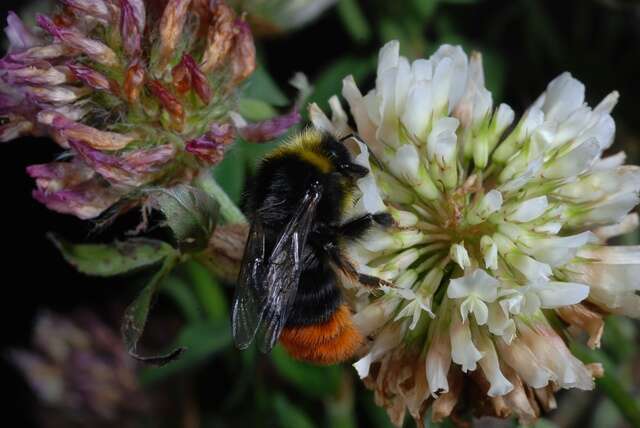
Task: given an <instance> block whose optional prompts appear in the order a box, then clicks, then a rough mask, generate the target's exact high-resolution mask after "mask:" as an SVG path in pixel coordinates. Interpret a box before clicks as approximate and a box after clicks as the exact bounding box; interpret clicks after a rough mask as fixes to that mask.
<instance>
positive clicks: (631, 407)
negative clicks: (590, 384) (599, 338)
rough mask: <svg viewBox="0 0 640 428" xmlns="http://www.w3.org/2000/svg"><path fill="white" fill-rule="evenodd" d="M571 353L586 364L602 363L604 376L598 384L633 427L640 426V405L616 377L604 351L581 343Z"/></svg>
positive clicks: (598, 380)
mask: <svg viewBox="0 0 640 428" xmlns="http://www.w3.org/2000/svg"><path fill="white" fill-rule="evenodd" d="M571 351H572V352H573V353H574V355H576V356H577V357H578V358H580V359H581V360H582V361H584V362H586V363H594V362H600V363H602V366H603V367H604V376H602V377H601V378H599V379H596V384H597V385H598V386H599V387H600V388H601V389H602V390H603V391H604V392H605V394H607V396H608V397H609V398H610V399H611V401H613V403H614V404H615V405H616V407H617V408H618V410H620V413H622V415H623V416H624V418H625V419H626V420H627V421H628V422H629V423H630V424H631V426H634V427H637V426H640V405H639V404H638V402H637V401H636V399H635V398H634V397H633V395H632V394H631V393H630V392H629V391H628V389H627V388H625V387H624V386H623V385H622V383H621V382H620V379H618V377H617V376H616V370H615V369H616V366H615V364H614V363H613V362H612V361H611V360H610V358H609V357H608V356H607V355H606V354H605V353H604V352H602V351H599V350H595V349H594V350H592V349H589V348H587V347H586V346H584V345H582V344H579V343H574V344H573V345H572V346H571Z"/></svg>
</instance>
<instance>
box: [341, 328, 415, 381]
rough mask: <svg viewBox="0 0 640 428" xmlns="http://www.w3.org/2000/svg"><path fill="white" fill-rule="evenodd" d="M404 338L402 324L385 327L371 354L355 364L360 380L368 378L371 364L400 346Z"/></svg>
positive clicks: (372, 347)
mask: <svg viewBox="0 0 640 428" xmlns="http://www.w3.org/2000/svg"><path fill="white" fill-rule="evenodd" d="M403 336H404V334H403V327H402V324H401V323H394V324H390V325H389V326H387V327H385V328H384V329H383V330H382V331H381V332H380V334H379V335H378V336H377V337H376V339H375V340H374V342H373V345H371V350H370V351H369V353H368V354H367V355H365V356H364V357H363V358H361V359H359V360H358V361H356V362H355V363H354V364H353V367H355V369H356V371H357V372H358V375H359V376H360V379H364V378H365V377H367V376H368V375H369V368H370V367H371V364H372V363H374V362H376V361H378V360H379V359H380V358H382V357H383V356H384V355H385V354H386V353H387V352H388V351H389V350H391V349H393V348H395V347H396V346H398V345H399V344H400V343H401V342H402V337H403Z"/></svg>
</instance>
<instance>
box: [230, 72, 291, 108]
mask: <svg viewBox="0 0 640 428" xmlns="http://www.w3.org/2000/svg"><path fill="white" fill-rule="evenodd" d="M242 96H243V97H246V98H255V99H258V100H262V101H264V102H265V103H268V104H271V105H272V106H276V107H284V106H286V105H289V100H288V99H287V96H286V95H285V94H284V93H283V92H282V91H281V90H280V88H279V87H278V84H277V83H276V82H275V81H274V80H273V78H272V77H271V75H270V74H269V72H268V71H267V70H266V69H265V68H264V66H262V65H260V66H258V68H256V70H255V71H254V72H253V74H252V75H251V77H250V78H249V81H248V84H247V85H246V88H245V89H244V91H243V92H242Z"/></svg>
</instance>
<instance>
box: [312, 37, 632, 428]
mask: <svg viewBox="0 0 640 428" xmlns="http://www.w3.org/2000/svg"><path fill="white" fill-rule="evenodd" d="M342 94H343V96H344V98H345V99H346V101H347V103H348V105H349V108H350V111H351V114H352V116H353V119H354V121H355V124H356V129H353V130H352V129H350V127H349V124H348V122H347V115H346V113H345V112H344V111H343V110H342V106H341V105H340V102H339V101H338V99H337V98H335V97H334V98H332V100H331V102H330V106H331V109H332V113H333V114H332V120H329V118H327V117H326V116H325V115H324V113H322V111H321V110H320V109H319V108H318V107H317V106H315V105H312V106H311V108H310V114H311V118H312V120H313V122H314V124H315V126H316V127H318V128H320V129H322V130H324V131H326V132H330V133H333V134H334V135H344V134H345V133H348V132H357V133H358V134H359V135H360V137H361V138H362V139H363V141H364V142H363V143H362V142H358V143H357V145H358V147H357V148H355V153H354V156H355V159H356V162H358V163H359V164H361V165H363V166H365V167H367V168H368V169H369V170H370V171H371V174H370V175H369V176H367V177H364V178H362V179H360V180H359V181H358V188H359V195H358V197H357V198H356V203H355V204H354V206H353V209H352V210H351V211H350V212H349V213H347V214H346V217H347V218H348V217H353V216H357V215H361V214H363V213H366V212H369V213H377V212H381V211H386V212H388V213H390V214H391V215H392V216H393V218H394V219H395V225H394V226H392V227H391V228H386V229H385V228H382V227H379V228H375V229H373V230H372V231H371V232H370V233H369V235H368V236H366V237H365V238H364V239H363V240H362V241H360V242H357V243H355V244H352V245H351V246H350V247H349V248H348V252H349V256H350V258H351V259H352V260H353V262H354V263H355V265H356V267H357V269H358V270H359V271H361V272H363V273H367V274H372V275H377V276H379V277H381V278H383V279H385V280H387V281H390V282H392V283H393V284H394V285H395V287H385V288H384V289H383V290H382V293H377V294H370V293H367V292H364V290H363V292H361V293H356V297H354V298H353V299H352V302H351V303H352V304H353V307H354V308H355V309H357V310H356V314H355V316H354V320H355V322H356V325H357V326H358V328H360V329H361V330H362V331H364V332H366V334H367V335H368V337H371V338H372V340H371V342H370V343H369V346H368V347H369V351H368V353H366V354H365V355H363V356H362V358H361V359H360V360H359V361H358V362H357V363H356V364H355V367H356V369H357V370H358V373H359V374H360V376H361V377H363V378H364V379H365V384H366V385H368V386H369V387H371V388H372V389H374V391H375V394H376V399H377V401H378V402H380V403H384V405H385V407H387V410H388V411H389V414H390V416H391V418H392V420H393V421H394V422H395V423H397V424H398V425H401V424H402V420H403V417H404V414H405V413H406V412H409V413H410V414H411V415H412V416H413V417H414V418H415V419H416V420H418V421H422V420H423V419H424V415H425V412H426V410H427V408H428V407H429V406H433V412H432V415H433V418H434V420H439V419H442V418H444V417H447V416H449V415H451V414H453V415H455V414H456V413H457V412H458V411H461V408H462V407H461V406H457V405H456V403H457V402H458V396H459V394H460V392H461V390H463V389H464V390H467V391H473V393H477V394H481V395H482V396H484V397H486V399H485V400H482V401H481V402H478V403H477V404H478V407H477V408H476V409H475V410H476V412H477V414H489V415H494V416H499V417H508V416H511V415H515V416H517V417H519V418H520V420H521V421H522V422H523V423H531V422H532V421H533V420H535V419H536V418H537V417H538V415H539V413H540V406H539V405H538V402H537V401H535V400H536V399H535V398H533V397H534V396H537V397H538V400H541V401H540V402H541V404H542V408H543V409H549V408H552V407H553V406H554V405H555V404H554V403H555V401H554V398H553V391H555V390H557V389H559V388H579V389H591V388H593V386H594V383H593V377H594V376H597V375H601V370H598V369H597V367H594V366H588V365H584V364H583V363H582V362H580V361H579V360H578V359H577V358H576V357H575V356H573V355H572V353H571V351H570V349H569V347H568V345H567V343H566V342H565V339H563V337H565V335H564V332H562V331H560V329H561V328H562V327H560V324H559V323H558V322H557V320H558V319H561V320H563V321H564V322H565V323H566V324H565V325H567V326H571V327H573V329H572V330H571V331H572V332H575V331H577V330H582V331H584V332H586V334H587V335H588V336H589V340H588V344H589V345H590V346H592V347H595V346H598V345H599V343H600V337H601V335H602V330H603V322H602V318H603V316H604V315H605V314H609V313H617V314H625V315H629V316H635V317H638V316H640V296H638V295H637V293H636V290H638V288H639V287H638V283H637V281H636V280H635V279H634V278H637V275H638V274H640V253H639V252H638V250H637V249H636V248H635V247H612V246H607V245H606V239H607V238H610V237H612V236H615V235H617V234H619V233H624V232H627V231H629V230H632V229H633V228H634V227H635V226H637V223H638V222H637V217H636V216H635V215H634V214H629V212H630V210H631V209H633V207H635V206H636V205H637V203H638V201H639V200H638V191H639V190H640V168H638V167H635V166H628V165H622V164H623V162H624V156H611V157H606V156H604V155H603V152H604V151H605V150H606V149H607V148H609V146H611V144H612V142H613V137H614V133H615V123H614V121H613V119H612V117H611V114H610V113H611V111H612V109H613V107H614V105H615V102H616V100H617V97H618V95H617V93H615V92H614V93H612V94H610V95H609V96H607V97H606V98H605V99H604V100H603V101H602V102H601V103H600V104H599V105H598V106H596V107H595V108H591V107H589V106H588V105H587V104H586V103H585V87H584V85H583V84H582V83H580V82H579V81H577V80H576V79H574V78H573V77H572V76H571V75H570V74H569V73H563V74H561V75H559V76H558V77H557V78H556V79H554V80H553V81H552V82H551V83H550V84H549V85H548V87H547V89H546V91H545V92H544V93H543V94H542V95H541V96H540V97H539V98H538V100H537V101H536V102H535V103H534V104H533V105H532V106H530V107H529V108H528V109H527V110H526V111H525V112H524V114H523V115H522V116H521V118H520V119H516V115H515V113H514V111H513V109H511V107H509V106H508V105H506V104H499V105H497V106H496V105H494V100H493V98H492V94H491V93H490V92H489V91H488V90H487V89H486V88H485V87H484V76H483V71H482V58H481V56H480V54H477V53H474V54H472V55H471V56H470V57H468V56H467V55H466V54H465V52H464V51H463V50H462V49H461V48H460V47H454V46H449V45H444V46H441V47H440V48H439V49H438V50H437V51H436V53H435V54H433V55H432V56H431V57H430V58H429V59H418V60H415V61H413V62H410V61H409V60H407V59H406V58H404V57H402V56H400V55H399V44H398V42H390V43H388V44H387V45H385V46H384V47H383V48H382V49H381V51H380V56H379V61H378V72H377V79H376V83H375V88H374V89H372V90H370V91H369V92H368V93H367V94H366V95H363V94H362V93H361V92H360V90H359V89H358V88H357V86H356V85H355V82H354V80H353V78H352V77H351V76H349V77H347V78H345V79H344V81H343V91H342ZM370 153H371V154H372V155H373V156H375V160H376V162H372V161H371V162H370V159H369V158H370ZM354 286H355V287H357V284H356V285H354ZM380 294H381V295H380ZM415 367H424V368H426V369H420V370H416V369H415ZM398 373H411V376H410V377H412V380H411V381H408V380H407V378H404V377H401V378H400V379H399V378H398ZM483 402H488V403H491V405H488V406H486V405H482V403H483ZM468 404H469V403H467V405H468Z"/></svg>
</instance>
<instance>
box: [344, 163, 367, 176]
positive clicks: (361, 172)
mask: <svg viewBox="0 0 640 428" xmlns="http://www.w3.org/2000/svg"><path fill="white" fill-rule="evenodd" d="M338 170H339V171H340V172H341V173H342V174H344V175H346V176H348V177H351V178H354V179H357V178H362V177H364V176H366V175H367V174H369V170H368V169H367V168H365V167H363V166H361V165H357V164H355V163H343V164H340V166H339V167H338Z"/></svg>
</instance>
